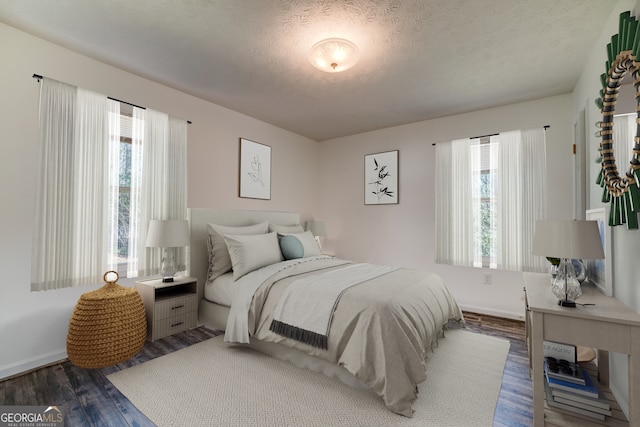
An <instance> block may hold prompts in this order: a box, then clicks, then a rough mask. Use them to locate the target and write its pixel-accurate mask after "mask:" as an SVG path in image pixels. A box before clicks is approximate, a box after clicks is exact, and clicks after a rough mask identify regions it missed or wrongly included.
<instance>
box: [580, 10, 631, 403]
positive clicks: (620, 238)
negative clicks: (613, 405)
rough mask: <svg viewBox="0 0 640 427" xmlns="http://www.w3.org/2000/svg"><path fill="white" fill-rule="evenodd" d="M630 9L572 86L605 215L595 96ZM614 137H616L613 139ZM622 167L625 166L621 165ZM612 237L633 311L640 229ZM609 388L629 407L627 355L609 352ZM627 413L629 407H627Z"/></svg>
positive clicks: (594, 189)
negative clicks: (608, 50) (583, 117)
mask: <svg viewBox="0 0 640 427" xmlns="http://www.w3.org/2000/svg"><path fill="white" fill-rule="evenodd" d="M625 11H631V14H632V15H633V16H635V17H636V18H640V1H637V0H619V1H618V3H617V5H616V8H615V10H614V11H613V13H612V14H611V16H610V17H609V19H608V20H607V22H606V24H605V26H604V29H603V30H602V32H601V34H600V38H599V39H598V42H597V43H596V44H595V46H594V48H593V51H592V53H591V56H590V58H589V62H588V64H587V66H585V68H584V70H583V72H582V76H581V77H580V80H579V81H578V84H577V85H576V88H575V90H574V99H573V113H574V115H577V114H578V112H579V111H580V110H581V109H582V108H585V106H586V109H587V130H588V132H587V133H586V134H587V136H588V141H587V142H588V148H589V151H588V152H587V165H588V173H589V175H588V178H587V189H588V190H589V200H588V202H587V206H588V208H589V209H593V208H598V207H602V206H605V207H606V212H607V215H608V214H609V205H608V204H607V205H605V204H603V203H602V201H601V195H602V189H601V188H600V186H598V185H596V184H595V180H596V177H597V175H598V172H599V170H600V165H598V164H596V163H595V162H594V159H595V158H596V157H597V153H598V144H599V143H600V139H599V138H596V137H595V131H596V130H597V129H596V127H595V123H596V122H598V121H600V120H601V119H602V116H601V115H600V111H599V110H598V108H597V107H596V105H595V102H594V100H595V99H596V98H598V97H599V96H600V95H599V90H600V89H601V88H602V86H601V85H600V74H602V73H603V72H604V69H605V66H604V64H605V61H606V59H607V55H606V45H607V43H609V42H610V41H611V36H612V35H614V34H617V33H618V27H619V21H618V19H619V15H620V13H622V12H625ZM628 89H629V90H632V89H631V88H628ZM614 141H615V140H614ZM621 170H625V168H624V167H623V168H622V169H621ZM609 231H610V232H611V239H612V260H611V261H612V265H613V296H614V297H616V298H617V299H619V300H620V301H622V302H624V303H625V304H627V305H628V306H629V307H631V308H632V309H633V310H635V311H636V312H638V313H640V263H638V257H637V254H639V253H640V231H639V230H627V228H626V226H624V225H622V226H618V227H610V228H609ZM610 371H611V390H612V391H613V393H614V394H615V396H616V398H617V400H618V402H619V403H620V406H622V408H623V409H628V407H629V393H628V386H629V382H628V366H627V357H626V356H625V355H620V354H612V356H611V364H610ZM626 412H627V414H628V410H627V411H626Z"/></svg>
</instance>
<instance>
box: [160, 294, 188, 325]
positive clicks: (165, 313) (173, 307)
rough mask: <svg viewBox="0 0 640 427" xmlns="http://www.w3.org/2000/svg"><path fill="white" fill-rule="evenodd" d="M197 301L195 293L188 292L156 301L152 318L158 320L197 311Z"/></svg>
mask: <svg viewBox="0 0 640 427" xmlns="http://www.w3.org/2000/svg"><path fill="white" fill-rule="evenodd" d="M197 302H198V296H197V294H190V295H185V296H180V297H176V298H171V299H167V300H164V301H159V302H156V303H155V306H154V315H153V319H154V320H155V321H158V320H163V319H166V318H169V317H173V316H177V315H180V314H185V313H189V312H192V311H197V306H198V304H197Z"/></svg>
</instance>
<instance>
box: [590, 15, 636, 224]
mask: <svg viewBox="0 0 640 427" xmlns="http://www.w3.org/2000/svg"><path fill="white" fill-rule="evenodd" d="M636 58H638V59H639V60H640V22H638V20H637V19H636V18H635V17H633V16H631V12H624V13H621V14H620V25H619V29H618V34H615V35H613V36H612V37H611V43H608V44H607V62H606V72H605V73H603V74H602V75H600V82H601V84H602V89H601V90H600V98H598V99H596V105H597V106H598V108H600V111H601V113H602V121H600V122H598V123H596V126H597V127H598V128H600V130H599V131H598V132H596V136H599V137H602V141H601V142H600V147H599V148H598V150H599V152H600V153H599V156H598V158H597V159H596V163H600V165H601V169H600V172H599V174H598V178H597V180H596V183H597V184H598V185H600V186H601V187H602V201H603V202H604V203H610V204H611V206H610V210H609V225H610V226H616V225H622V224H627V228H629V229H637V228H638V215H637V213H638V211H640V189H639V188H638V183H639V182H640V160H638V158H639V157H640V79H639V71H640V62H636ZM627 74H629V75H631V76H632V77H633V86H634V88H635V99H636V136H635V137H634V147H633V153H632V156H631V161H630V162H629V168H628V170H627V171H626V172H625V173H624V175H622V176H621V175H620V173H619V172H618V168H617V166H616V160H615V155H614V150H613V147H614V134H613V116H614V114H615V109H616V101H617V99H618V93H619V92H620V87H621V84H622V79H623V78H624V77H625V75H627Z"/></svg>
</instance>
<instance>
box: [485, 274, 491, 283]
mask: <svg viewBox="0 0 640 427" xmlns="http://www.w3.org/2000/svg"><path fill="white" fill-rule="evenodd" d="M492 283H493V274H491V273H485V274H484V284H485V285H490V284H492Z"/></svg>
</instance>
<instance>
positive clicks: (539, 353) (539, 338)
mask: <svg viewBox="0 0 640 427" xmlns="http://www.w3.org/2000/svg"><path fill="white" fill-rule="evenodd" d="M531 314H532V316H531V323H532V325H531V338H532V340H531V341H532V345H531V364H532V366H531V368H532V369H531V372H532V373H531V383H532V385H533V425H534V426H536V427H543V426H544V372H543V365H542V362H543V340H544V337H543V327H544V317H543V314H542V313H536V312H533V313H531Z"/></svg>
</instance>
